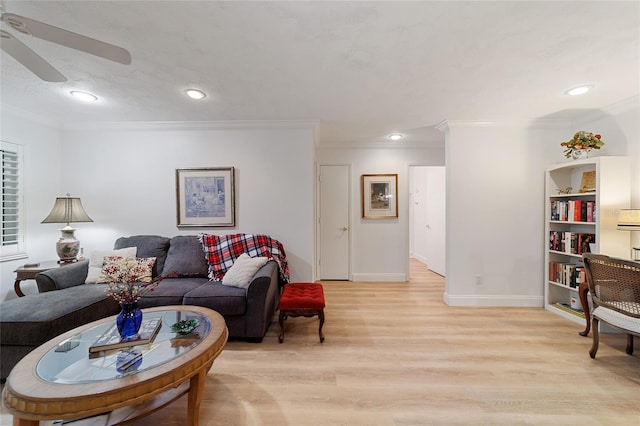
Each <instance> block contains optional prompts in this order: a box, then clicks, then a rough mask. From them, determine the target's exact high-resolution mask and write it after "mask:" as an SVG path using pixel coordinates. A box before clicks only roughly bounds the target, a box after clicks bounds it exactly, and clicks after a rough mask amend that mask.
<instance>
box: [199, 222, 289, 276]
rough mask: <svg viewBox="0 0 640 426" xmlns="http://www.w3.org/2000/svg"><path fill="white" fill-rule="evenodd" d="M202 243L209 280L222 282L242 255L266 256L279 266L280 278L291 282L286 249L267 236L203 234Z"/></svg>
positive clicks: (201, 236)
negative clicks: (207, 264) (207, 265)
mask: <svg viewBox="0 0 640 426" xmlns="http://www.w3.org/2000/svg"><path fill="white" fill-rule="evenodd" d="M200 242H202V248H203V249H204V252H205V255H206V257H207V261H208V262H209V279H211V280H213V281H222V278H223V277H224V274H225V272H227V271H228V270H229V268H231V266H232V265H233V263H234V262H235V260H236V258H238V257H239V256H240V255H241V254H242V253H247V255H249V257H258V256H265V257H268V258H270V259H273V260H275V261H276V263H277V264H278V269H279V270H280V278H281V279H282V280H283V282H285V283H287V282H289V266H288V265H287V258H286V255H285V252H284V247H283V246H282V244H281V243H280V242H279V241H278V240H274V239H273V238H271V237H269V236H267V235H252V234H229V235H222V236H218V235H210V234H201V235H200Z"/></svg>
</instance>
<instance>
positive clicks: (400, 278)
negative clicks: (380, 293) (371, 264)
mask: <svg viewBox="0 0 640 426" xmlns="http://www.w3.org/2000/svg"><path fill="white" fill-rule="evenodd" d="M352 278H353V281H365V282H366V281H369V282H406V281H408V280H407V275H406V274H352Z"/></svg>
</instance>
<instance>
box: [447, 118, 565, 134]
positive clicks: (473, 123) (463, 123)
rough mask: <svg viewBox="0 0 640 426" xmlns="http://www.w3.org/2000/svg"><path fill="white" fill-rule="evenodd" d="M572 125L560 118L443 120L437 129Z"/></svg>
mask: <svg viewBox="0 0 640 426" xmlns="http://www.w3.org/2000/svg"><path fill="white" fill-rule="evenodd" d="M569 124H570V120H565V119H560V118H536V119H518V120H443V121H441V122H440V123H438V124H436V126H435V128H436V129H438V130H440V131H442V132H444V131H446V130H448V129H450V128H452V127H528V128H535V129H538V128H543V129H546V128H561V127H566V126H567V125H569Z"/></svg>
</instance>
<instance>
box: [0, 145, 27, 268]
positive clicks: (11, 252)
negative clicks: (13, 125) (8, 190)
mask: <svg viewBox="0 0 640 426" xmlns="http://www.w3.org/2000/svg"><path fill="white" fill-rule="evenodd" d="M0 149H1V150H2V152H5V151H7V152H12V153H15V154H16V155H17V162H16V163H17V172H16V174H15V176H16V177H17V180H18V185H17V189H18V192H17V200H16V201H17V202H18V219H17V225H18V235H17V239H16V242H15V243H13V244H8V245H5V244H4V241H3V240H4V217H3V219H2V220H3V222H2V229H0V232H1V233H2V234H1V237H0V238H1V239H0V262H4V261H8V260H15V259H24V258H26V257H27V251H26V246H25V211H24V191H23V184H24V174H23V170H24V162H23V157H24V156H23V147H22V145H18V144H15V143H11V142H6V141H0ZM0 160H1V161H2V162H3V164H2V179H3V180H4V179H5V170H4V158H2V159H0ZM4 196H5V194H4V182H3V191H2V200H0V201H1V202H2V203H4ZM2 213H3V214H4V205H3V206H2Z"/></svg>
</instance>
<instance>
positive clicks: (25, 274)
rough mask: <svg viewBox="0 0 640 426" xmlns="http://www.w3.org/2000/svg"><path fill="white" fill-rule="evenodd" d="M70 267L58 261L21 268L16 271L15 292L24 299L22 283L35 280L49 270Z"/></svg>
mask: <svg viewBox="0 0 640 426" xmlns="http://www.w3.org/2000/svg"><path fill="white" fill-rule="evenodd" d="M66 265H69V263H58V262H57V261H56V260H48V261H46V262H40V263H39V264H38V266H20V267H19V268H18V269H16V270H15V271H13V272H15V273H16V281H15V282H14V283H13V290H14V291H15V292H16V294H17V295H18V297H23V296H24V293H23V292H22V289H21V288H20V281H24V280H33V279H35V278H36V275H38V274H39V273H40V272H44V271H48V270H49V269H55V268H61V267H63V266H66Z"/></svg>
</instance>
